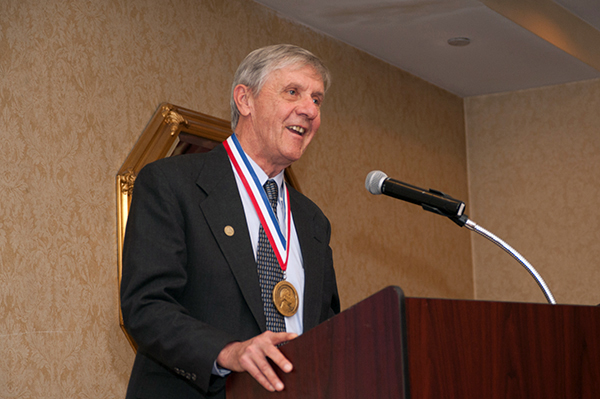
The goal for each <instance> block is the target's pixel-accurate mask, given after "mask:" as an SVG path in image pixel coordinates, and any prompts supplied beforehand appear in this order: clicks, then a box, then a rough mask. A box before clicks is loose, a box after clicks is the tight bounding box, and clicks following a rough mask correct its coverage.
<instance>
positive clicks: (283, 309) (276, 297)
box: [273, 280, 300, 317]
mask: <svg viewBox="0 0 600 399" xmlns="http://www.w3.org/2000/svg"><path fill="white" fill-rule="evenodd" d="M273 304H275V309H277V311H278V312H279V313H281V314H282V315H283V316H286V317H290V316H293V315H294V314H296V311H298V305H299V304H300V300H299V299H298V293H297V292H296V289H295V288H294V286H293V285H292V284H291V283H290V282H289V281H286V280H281V281H280V282H278V283H277V285H276V286H275V288H273Z"/></svg>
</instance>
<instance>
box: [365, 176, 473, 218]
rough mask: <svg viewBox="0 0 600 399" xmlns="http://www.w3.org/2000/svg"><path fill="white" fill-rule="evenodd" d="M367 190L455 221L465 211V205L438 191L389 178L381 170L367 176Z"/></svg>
mask: <svg viewBox="0 0 600 399" xmlns="http://www.w3.org/2000/svg"><path fill="white" fill-rule="evenodd" d="M365 188H366V189H367V190H368V191H369V192H370V193H371V194H374V195H379V194H385V195H388V196H390V197H394V198H398V199H401V200H403V201H407V202H410V203H412V204H416V205H421V206H422V207H423V209H425V210H426V211H430V212H433V213H437V214H438V215H442V216H447V217H449V218H453V219H459V218H460V217H461V216H462V215H463V212H464V211H465V203H464V202H462V201H458V200H455V199H454V198H452V197H450V196H448V195H446V194H444V193H442V192H441V191H437V190H432V189H429V190H424V189H422V188H419V187H415V186H412V185H410V184H406V183H403V182H401V181H398V180H394V179H391V178H389V177H388V176H387V175H386V174H385V173H383V172H382V171H380V170H374V171H372V172H370V173H369V174H368V175H367V179H366V180H365Z"/></svg>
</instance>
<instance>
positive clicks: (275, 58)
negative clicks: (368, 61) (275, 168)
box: [229, 44, 331, 131]
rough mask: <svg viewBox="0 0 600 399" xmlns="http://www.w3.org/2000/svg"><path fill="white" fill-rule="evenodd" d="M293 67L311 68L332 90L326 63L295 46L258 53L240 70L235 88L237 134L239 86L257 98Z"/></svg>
mask: <svg viewBox="0 0 600 399" xmlns="http://www.w3.org/2000/svg"><path fill="white" fill-rule="evenodd" d="M290 65H298V67H303V66H305V65H309V66H311V67H313V68H314V69H315V71H316V72H317V73H318V74H319V75H321V79H322V80H323V86H324V88H325V91H327V89H328V88H329V85H330V82H331V75H330V74H329V70H328V69H327V67H326V66H325V64H323V62H322V61H321V60H320V59H319V58H318V57H317V56H315V55H314V54H313V53H311V52H310V51H308V50H305V49H303V48H301V47H298V46H294V45H291V44H277V45H274V46H267V47H263V48H259V49H257V50H254V51H253V52H251V53H250V54H248V56H246V58H245V59H244V61H242V63H241V64H240V66H239V67H238V69H237V71H236V73H235V76H234V77H233V84H232V85H231V99H230V102H229V104H230V106H231V129H232V130H234V131H235V128H236V127H237V124H238V121H239V119H240V112H239V110H238V108H237V105H236V104H235V100H234V99H233V90H234V89H235V87H236V86H237V85H239V84H242V85H244V86H247V87H248V88H250V90H251V91H252V94H253V95H255V96H257V95H258V94H259V93H260V90H261V89H262V87H263V85H264V84H265V82H266V81H267V79H268V77H269V75H270V74H271V73H272V72H274V71H276V70H278V69H282V68H286V67H288V66H290Z"/></svg>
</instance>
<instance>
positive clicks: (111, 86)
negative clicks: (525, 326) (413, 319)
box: [0, 0, 473, 399]
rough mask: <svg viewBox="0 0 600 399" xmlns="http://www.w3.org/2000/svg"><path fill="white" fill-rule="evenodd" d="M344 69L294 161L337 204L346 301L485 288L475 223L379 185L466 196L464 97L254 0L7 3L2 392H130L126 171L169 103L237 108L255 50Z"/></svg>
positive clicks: (3, 23)
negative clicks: (120, 269) (274, 47)
mask: <svg viewBox="0 0 600 399" xmlns="http://www.w3.org/2000/svg"><path fill="white" fill-rule="evenodd" d="M278 42H290V43H294V44H298V45H301V46H304V47H306V48H308V49H310V50H312V51H313V52H315V53H316V54H318V55H319V56H321V57H322V58H323V59H324V60H325V61H326V63H327V64H328V65H329V66H330V67H331V69H332V73H333V86H332V89H331V91H330V92H329V93H328V95H327V98H326V100H325V104H324V106H323V123H322V127H321V130H320V133H319V135H318V137H317V138H316V139H315V141H314V143H313V144H312V146H311V147H310V148H309V150H308V151H307V153H306V156H305V157H304V158H303V159H302V160H301V161H300V163H298V164H297V165H296V174H297V176H298V179H299V180H300V184H301V187H302V189H303V190H304V192H305V193H307V194H308V195H309V196H310V197H311V198H313V199H314V200H315V202H317V203H318V204H319V205H320V206H321V207H322V208H323V210H324V211H325V213H326V214H327V215H328V216H329V217H330V219H331V222H332V226H333V241H332V247H333V250H334V257H335V262H336V270H337V273H338V277H339V288H340V293H341V296H342V305H343V306H344V307H348V306H350V305H352V304H354V303H356V302H358V301H360V300H361V299H363V298H365V297H366V296H368V295H371V294H373V293H374V292H376V291H377V290H379V289H381V288H383V287H385V286H387V285H391V284H394V285H399V286H401V287H402V288H403V289H404V290H405V292H406V293H407V295H411V296H433V297H451V298H470V297H472V295H473V279H472V269H471V248H470V235H469V233H468V232H467V231H465V230H464V229H463V230H460V229H459V228H458V227H457V226H455V225H454V224H453V223H451V222H449V221H448V220H445V219H442V218H441V217H439V216H437V215H433V214H431V213H427V212H424V211H423V210H421V209H420V208H419V207H417V206H415V205H411V204H406V203H401V202H400V201H397V200H394V199H391V198H388V197H385V198H384V197H374V196H372V195H370V194H368V193H367V192H366V190H365V189H364V179H365V177H366V175H367V173H368V172H369V171H371V170H373V169H381V170H383V171H385V172H386V173H388V174H389V175H390V176H392V177H395V178H397V179H401V180H405V181H407V182H409V183H412V184H415V185H419V186H425V187H426V188H428V187H432V188H436V189H439V190H443V191H446V192H448V193H449V194H451V195H453V196H455V197H457V198H461V199H464V198H466V197H467V195H468V190H467V173H466V170H467V162H466V142H465V134H464V122H463V121H464V115H463V101H462V100H461V99H459V98H457V97H455V96H453V95H450V94H448V93H447V92H444V91H442V90H440V89H437V88H435V87H433V86H431V85H429V84H427V83H425V82H423V81H421V80H419V79H417V78H414V77H413V76H411V75H409V74H407V73H404V72H402V71H399V70H397V69H395V68H392V67H390V66H388V65H386V64H385V63H383V62H380V61H377V60H375V59H373V58H372V57H370V56H368V55H365V54H363V53H361V52H359V51H357V50H354V49H352V48H351V47H349V46H347V45H344V44H341V43H338V42H335V41H333V40H332V39H330V38H328V37H325V36H322V35H319V34H317V33H314V32H311V31H309V30H307V29H306V28H304V27H301V26H298V25H295V24H292V23H290V22H289V21H286V20H282V19H280V18H279V17H277V16H276V15H275V14H274V13H272V12H271V11H269V10H267V9H266V8H264V7H262V6H259V5H257V4H255V3H254V2H252V1H250V0H212V1H211V0H173V1H159V0H151V1H147V0H94V1H85V0H62V1H61V0H44V1H23V0H3V1H0V165H1V167H0V170H1V172H2V173H0V314H1V315H2V317H1V318H0V338H1V339H0V398H19V399H26V398H56V399H59V398H60V399H64V398H119V397H123V396H124V392H125V388H126V384H127V380H128V378H129V372H130V369H131V366H132V362H133V356H134V355H133V352H132V350H131V348H130V347H129V344H128V342H127V340H126V339H125V337H124V336H123V334H122V333H121V331H120V329H119V326H118V313H117V298H118V297H117V295H118V294H117V260H116V252H117V249H116V248H117V244H116V198H115V196H116V194H115V174H116V173H117V171H118V169H119V167H120V166H121V164H122V162H123V161H124V160H125V157H126V156H127V154H128V152H129V150H130V149H131V148H132V146H133V145H134V143H135V142H136V140H137V138H138V137H139V136H140V134H141V132H142V130H143V129H144V126H145V125H146V123H148V121H149V120H150V118H151V116H152V114H153V113H154V111H155V110H156V108H157V107H158V105H159V104H160V103H161V102H170V103H173V104H177V105H180V106H183V107H186V108H190V109H194V110H196V111H199V112H203V113H206V114H210V115H214V116H217V117H220V118H228V117H229V108H228V101H229V100H228V97H229V86H230V82H231V78H232V75H233V73H234V71H235V68H236V67H237V65H238V63H239V62H240V61H241V60H242V58H243V57H244V56H245V55H246V54H247V53H248V52H249V51H251V50H252V49H254V48H257V47H260V46H263V45H267V44H273V43H278Z"/></svg>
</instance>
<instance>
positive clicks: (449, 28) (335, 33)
mask: <svg viewBox="0 0 600 399" xmlns="http://www.w3.org/2000/svg"><path fill="white" fill-rule="evenodd" d="M255 1H256V2H257V3H260V4H263V5H265V6H267V7H269V8H271V9H273V10H275V11H276V12H277V13H278V14H279V15H281V16H283V17H284V18H288V19H291V20H294V21H297V22H298V23H301V24H303V25H306V26H309V27H310V28H312V29H314V30H316V31H320V32H323V33H325V34H327V35H330V36H332V37H334V38H336V39H338V40H340V41H342V42H345V43H347V44H350V45H352V46H353V47H356V48H358V49H360V50H363V51H365V52H367V53H369V54H371V55H373V56H375V57H377V58H379V59H381V60H383V61H386V62H388V63H390V64H392V65H395V66H397V67H398V68H400V69H403V70H405V71H407V72H410V73H412V74H414V75H416V76H419V77H420V78H422V79H424V80H426V81H428V82H431V83H433V84H434V85H436V86H439V87H441V88H444V89H446V90H448V91H450V92H452V93H454V94H457V95H459V96H461V97H469V96H476V95H483V94H490V93H498V92H505V91H515V90H521V89H528V88H534V87H541V86H547V85H554V84H561V83H567V82H574V81H581V80H588V79H595V78H600V71H599V70H598V69H595V68H593V67H592V66H590V65H588V64H586V63H584V62H583V61H580V60H579V59H578V58H576V57H575V56H572V55H570V54H568V53H566V52H565V51H563V50H561V49H559V48H558V47H555V46H554V45H553V44H551V43H550V42H548V41H546V40H544V39H542V38H541V37H539V36H537V35H536V34H534V33H532V32H531V31H529V30H527V29H525V28H524V27H522V26H520V25H519V24H517V23H515V22H513V21H512V20H511V19H509V18H507V17H505V16H503V15H501V14H499V13H498V12H496V11H493V10H492V9H491V8H488V6H486V5H485V4H484V2H486V1H485V0H482V1H478V0H387V1H386V0H296V1H295V0H255ZM494 1H497V0H489V1H487V3H488V4H489V3H494ZM522 1H523V2H524V3H523V4H525V3H533V4H528V5H529V6H530V7H535V3H536V1H531V0H522ZM544 2H546V3H552V4H551V6H553V7H554V8H557V6H556V5H557V4H559V5H560V6H562V7H558V8H560V10H562V11H564V12H567V10H565V9H568V10H569V11H568V12H570V13H572V14H574V15H579V17H577V18H576V24H585V25H588V24H591V25H593V26H594V28H595V29H592V30H593V31H594V32H593V33H594V34H595V33H597V32H600V1H599V0H543V1H540V0H537V3H544ZM507 3H510V1H508V2H507ZM505 4H506V3H503V4H502V7H504V5H505ZM516 4H519V3H516ZM546 5H548V4H546ZM517 8H518V6H517ZM512 11H515V10H512ZM520 11H521V10H516V12H517V15H518V14H519V12H520ZM529 11H531V10H529ZM569 16H570V17H572V16H573V15H571V14H569ZM584 19H585V21H587V22H585V21H584ZM587 28H589V26H587ZM569 29H572V27H570V28H569ZM533 30H535V29H533ZM592 36H593V35H592ZM454 37H468V38H469V39H470V40H471V43H470V44H469V45H468V46H464V47H453V46H450V45H449V44H448V42H447V41H448V39H450V38H454ZM598 37H600V36H598ZM595 38H596V36H593V41H594V40H595ZM585 51H587V52H588V53H590V52H592V53H594V55H599V54H600V43H594V45H593V46H590V45H589V44H588V45H587V48H585ZM580 58H582V59H583V58H584V57H580ZM596 67H598V65H596Z"/></svg>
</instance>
